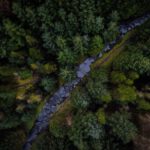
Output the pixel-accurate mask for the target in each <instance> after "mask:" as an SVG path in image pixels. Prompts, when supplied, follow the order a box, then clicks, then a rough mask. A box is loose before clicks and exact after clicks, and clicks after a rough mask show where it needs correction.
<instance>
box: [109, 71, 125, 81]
mask: <svg viewBox="0 0 150 150" xmlns="http://www.w3.org/2000/svg"><path fill="white" fill-rule="evenodd" d="M125 80H126V76H125V74H124V73H122V72H115V71H113V72H111V82H112V83H113V84H120V83H124V82H125Z"/></svg>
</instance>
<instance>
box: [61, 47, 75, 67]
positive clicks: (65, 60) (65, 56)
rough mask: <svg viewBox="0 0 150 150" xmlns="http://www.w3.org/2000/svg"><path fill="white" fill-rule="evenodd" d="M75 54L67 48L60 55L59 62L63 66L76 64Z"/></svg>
mask: <svg viewBox="0 0 150 150" xmlns="http://www.w3.org/2000/svg"><path fill="white" fill-rule="evenodd" d="M75 57H76V55H75V53H73V52H72V50H71V49H68V48H65V49H63V50H61V51H59V53H58V61H59V63H60V64H62V65H63V66H65V65H72V64H75V63H76V61H75Z"/></svg>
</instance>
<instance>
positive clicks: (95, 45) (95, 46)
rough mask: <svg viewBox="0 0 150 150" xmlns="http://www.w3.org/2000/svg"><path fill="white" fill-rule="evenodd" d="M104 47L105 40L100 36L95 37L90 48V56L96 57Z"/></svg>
mask: <svg viewBox="0 0 150 150" xmlns="http://www.w3.org/2000/svg"><path fill="white" fill-rule="evenodd" d="M103 47H104V44H103V40H102V38H101V37H100V36H98V35H97V36H94V37H93V38H92V41H91V46H90V49H91V50H90V51H89V54H90V55H96V54H98V53H99V52H100V51H101V50H102V49H103Z"/></svg>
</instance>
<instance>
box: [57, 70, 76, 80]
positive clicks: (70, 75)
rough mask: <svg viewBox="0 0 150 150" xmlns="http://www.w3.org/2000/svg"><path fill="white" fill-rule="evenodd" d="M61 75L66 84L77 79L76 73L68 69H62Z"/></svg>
mask: <svg viewBox="0 0 150 150" xmlns="http://www.w3.org/2000/svg"><path fill="white" fill-rule="evenodd" d="M59 75H60V78H61V79H63V80H64V81H65V82H67V81H71V80H73V79H74V78H75V73H74V71H72V70H71V69H70V68H68V67H65V68H62V69H61V70H60V74H59Z"/></svg>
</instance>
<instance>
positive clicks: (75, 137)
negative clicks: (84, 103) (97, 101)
mask: <svg viewBox="0 0 150 150" xmlns="http://www.w3.org/2000/svg"><path fill="white" fill-rule="evenodd" d="M104 135H105V131H104V128H103V127H102V126H101V125H99V124H98V122H97V119H96V117H95V116H94V115H93V114H91V113H88V114H86V115H84V116H76V117H75V119H74V121H73V125H72V126H71V129H70V131H69V138H70V140H71V141H73V143H74V145H75V146H77V147H78V148H79V149H85V146H87V142H88V141H89V139H93V140H94V139H95V140H102V139H103V138H104ZM101 146H102V145H101Z"/></svg>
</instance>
